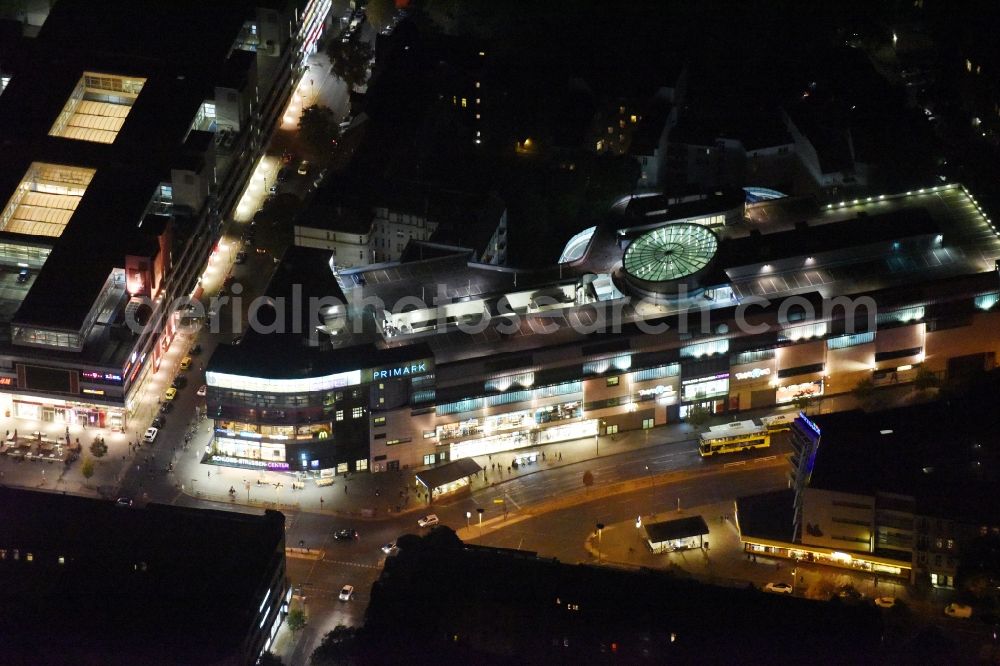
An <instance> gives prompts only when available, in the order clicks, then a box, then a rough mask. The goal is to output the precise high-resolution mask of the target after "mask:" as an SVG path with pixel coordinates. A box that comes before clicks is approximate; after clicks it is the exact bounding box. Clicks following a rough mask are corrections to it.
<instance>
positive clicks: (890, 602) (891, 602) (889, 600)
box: [875, 597, 896, 608]
mask: <svg viewBox="0 0 1000 666" xmlns="http://www.w3.org/2000/svg"><path fill="white" fill-rule="evenodd" d="M875 605H876V606H878V607H879V608H892V607H893V606H895V605H896V597H875Z"/></svg>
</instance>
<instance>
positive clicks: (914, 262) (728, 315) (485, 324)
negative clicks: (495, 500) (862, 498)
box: [208, 185, 1000, 471]
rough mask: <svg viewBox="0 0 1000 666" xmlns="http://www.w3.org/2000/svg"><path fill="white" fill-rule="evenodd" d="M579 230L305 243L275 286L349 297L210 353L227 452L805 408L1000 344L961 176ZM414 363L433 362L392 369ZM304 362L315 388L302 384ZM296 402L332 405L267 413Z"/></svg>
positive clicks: (512, 433) (324, 464)
mask: <svg viewBox="0 0 1000 666" xmlns="http://www.w3.org/2000/svg"><path fill="white" fill-rule="evenodd" d="M570 244H572V245H573V247H572V248H569V251H568V252H564V253H563V257H562V260H563V261H562V263H560V264H557V265H554V266H550V267H546V268H541V269H535V270H515V269H509V268H503V267H497V266H488V265H483V264H478V263H473V262H472V261H471V260H470V256H469V255H468V254H461V253H460V254H454V255H446V256H436V257H434V258H431V259H425V260H419V261H404V262H393V263H387V264H380V265H376V266H367V267H363V268H355V269H348V270H340V271H334V269H333V268H332V265H333V264H332V262H331V258H330V257H329V256H328V253H326V252H324V251H321V250H315V249H306V248H294V249H293V253H292V255H291V256H290V257H286V263H291V264H294V266H296V276H292V275H291V274H290V272H288V275H286V276H285V277H284V278H281V279H279V280H278V283H276V284H273V285H272V288H271V290H270V291H269V293H270V294H271V296H273V297H289V296H290V295H292V294H293V291H294V290H293V284H295V283H296V281H298V283H301V284H299V289H300V291H299V294H300V296H301V294H302V293H305V294H306V295H309V296H317V297H331V298H332V299H336V300H337V302H340V303H343V305H341V306H328V307H325V308H321V309H320V310H319V311H320V314H321V316H319V317H318V318H317V321H314V322H311V323H310V322H305V323H304V324H303V323H301V322H300V324H299V329H298V330H300V331H305V333H304V334H301V335H295V334H287V333H286V334H285V335H277V334H256V333H254V332H252V331H251V332H249V333H248V335H247V336H246V338H245V341H244V343H243V344H242V345H239V346H234V347H232V348H229V349H220V351H219V352H217V355H218V360H217V359H215V358H213V359H212V361H211V363H210V364H209V371H210V372H209V374H208V383H209V395H208V403H209V414H210V415H211V416H215V417H216V439H215V443H214V448H215V454H216V456H218V457H219V458H220V460H219V462H224V463H227V462H234V460H233V459H240V458H243V459H244V460H243V461H242V462H243V463H245V462H247V461H250V462H251V464H257V465H259V463H255V462H252V461H254V460H256V458H255V457H254V456H255V455H256V454H254V453H252V451H254V450H256V449H255V448H254V447H258V446H259V447H260V449H261V451H263V450H265V449H267V448H268V443H275V444H277V443H283V442H285V441H286V440H284V439H283V438H285V437H291V436H292V435H293V434H294V436H295V437H297V438H298V437H302V438H303V439H307V440H312V446H313V448H312V449H310V452H309V456H310V457H309V458H308V460H306V461H305V462H303V460H304V459H303V458H302V457H301V452H299V453H292V452H291V449H289V448H284V447H281V446H275V447H271V449H272V453H271V454H269V455H270V456H271V458H268V462H273V463H276V464H278V465H280V466H281V467H282V468H283V467H284V464H287V465H288V466H289V468H290V469H293V470H299V469H310V468H311V469H328V468H331V466H332V467H333V468H335V469H339V470H341V471H346V470H350V471H359V470H365V469H368V470H371V471H382V470H388V469H396V468H401V467H410V468H414V467H421V466H425V465H433V464H437V463H439V462H442V461H446V460H452V459H458V458H462V457H468V456H476V455H485V454H487V453H498V452H502V451H509V450H514V449H522V448H525V447H532V446H537V445H539V444H544V443H549V442H559V441H566V440H574V439H580V438H586V437H594V436H595V435H608V434H614V433H617V432H623V431H625V430H633V429H643V428H646V429H648V428H653V427H656V426H659V425H663V424H666V423H671V422H676V421H678V420H680V419H683V418H685V416H686V414H687V413H688V412H689V411H690V410H691V409H692V407H694V406H696V405H697V406H702V407H704V408H706V409H708V410H709V411H711V412H713V413H715V414H723V413H730V412H738V411H740V410H746V409H756V408H773V409H780V408H781V407H783V406H786V407H787V408H791V406H792V404H793V403H794V402H796V401H798V400H800V399H801V398H803V397H810V398H822V396H824V395H830V394H835V393H843V392H848V391H851V390H852V389H853V388H854V387H855V386H856V385H857V384H858V382H859V381H861V380H864V379H870V380H872V381H873V383H874V384H876V385H883V384H889V383H905V382H908V381H912V380H913V379H914V378H915V376H916V373H917V372H918V371H919V370H920V368H926V369H928V370H930V371H932V372H934V373H938V374H944V373H961V372H965V371H967V370H971V369H976V368H980V369H982V368H988V367H991V366H992V365H993V363H994V359H995V355H996V351H997V347H998V346H1000V340H998V339H997V337H996V336H995V335H994V334H993V331H994V330H995V326H996V324H997V319H996V314H995V312H994V306H995V304H996V302H997V300H998V275H997V271H996V259H997V258H998V257H1000V242H998V239H997V234H996V232H995V230H994V228H993V225H992V222H991V221H990V220H989V219H988V218H987V217H986V216H985V215H984V214H983V212H982V211H981V210H980V208H979V206H978V204H977V203H976V201H975V199H974V198H973V197H972V196H971V195H970V194H969V193H968V192H966V191H965V189H964V188H963V187H962V186H961V185H942V186H939V187H934V188H928V189H925V190H921V191H914V192H908V193H902V194H896V195H880V196H873V197H869V198H866V199H862V200H853V201H845V202H832V203H818V202H817V201H815V200H814V199H811V198H805V199H790V198H785V199H775V200H769V201H763V202H759V203H753V204H747V205H746V208H745V210H744V211H743V215H742V216H740V218H739V219H737V220H732V219H731V216H726V215H706V216H705V218H704V220H699V219H697V218H695V219H689V218H685V221H684V222H674V221H671V220H663V219H662V216H658V217H657V221H656V222H655V223H653V224H649V223H648V222H647V219H646V217H645V214H642V213H640V214H636V213H634V212H630V211H629V210H626V211H625V212H624V213H616V214H611V215H609V217H608V219H607V220H606V221H605V223H604V224H602V225H599V226H597V227H595V228H592V229H588V230H586V231H585V232H583V233H582V234H578V235H577V236H574V238H573V239H570ZM307 266H311V267H312V270H310V271H307V272H305V273H302V271H303V270H304V267H307ZM302 289H305V292H302V291H301V290H302ZM303 309H304V308H303ZM308 337H312V338H313V343H314V344H312V345H310V344H308V342H307V341H306V338H308ZM289 338H291V339H292V340H293V341H292V342H290V341H289ZM272 348H281V349H282V350H283V352H282V353H287V354H290V355H291V356H289V357H288V361H286V362H284V363H283V364H282V367H280V368H275V367H274V364H273V363H270V362H264V361H262V360H261V359H262V358H265V357H268V356H269V355H270V354H271V352H270V351H269V350H270V349H272ZM407 363H411V364H412V363H415V364H416V367H417V368H419V370H418V371H411V372H409V373H408V374H407V373H403V374H400V373H396V372H390V373H389V374H387V375H382V374H379V371H380V370H382V369H395V368H398V367H400V366H401V365H405V364H407ZM327 367H328V368H329V370H324V368H327ZM343 373H353V374H350V376H349V377H348V378H346V379H345V378H344V376H343ZM305 379H308V380H309V381H310V382H314V387H310V388H309V390H302V389H303V387H302V386H300V384H297V383H295V382H298V381H300V380H305ZM275 382H279V383H280V382H286V383H283V384H280V386H279V385H278V384H276V383H275ZM355 385H356V386H357V387H358V388H357V389H353V388H351V390H350V391H349V392H348V391H347V390H346V389H348V388H350V387H354V386H355ZM342 389H343V390H342ZM236 391H244V392H246V391H252V392H253V395H252V396H251V395H249V394H241V395H240V396H239V397H237V395H236V394H235V393H234V392H236ZM338 396H339V397H338ZM341 400H343V401H347V402H344V403H343V404H344V407H343V409H342V408H341V407H338V404H340V403H339V402H338V401H341ZM296 401H301V403H302V404H306V403H308V404H314V403H315V405H314V408H316V409H319V407H318V404H319V403H322V405H323V407H322V409H320V410H319V411H318V412H316V411H313V412H308V413H306V412H305V411H298V412H296V413H295V414H294V415H293V414H292V413H291V412H290V411H289V410H288V409H282V410H279V411H278V412H272V411H268V412H266V413H265V412H264V411H263V408H264V407H265V406H266V405H268V404H271V403H280V404H283V405H290V404H292V403H293V402H296ZM352 401H353V402H352ZM251 403H253V408H252V409H250V411H246V409H247V407H249V406H250V405H251ZM241 410H243V411H241ZM254 410H256V411H254ZM341 412H343V415H342V418H343V420H339V419H340V418H341V416H340V415H341ZM237 413H239V414H241V416H240V419H243V420H241V421H239V423H238V424H236V423H234V422H233V421H234V418H233V417H234V415H235V414H237ZM277 426H280V427H282V428H283V430H281V431H280V432H279V433H278V434H279V435H280V437H277V438H276V437H274V436H273V434H274V433H275V432H278V431H276V430H274V428H275V427H277ZM313 428H319V431H318V432H317V433H313V432H311V431H310V430H311V429H313ZM299 429H302V430H301V431H300V430H299ZM339 430H344V431H346V432H348V433H349V434H346V435H345V436H344V437H343V438H340V437H338V431H339ZM326 432H329V433H330V434H327V435H325V436H324V435H320V434H318V433H326ZM321 437H323V440H325V441H323V440H321ZM346 442H350V444H346ZM361 442H364V443H366V444H367V446H368V448H369V451H368V456H367V459H363V458H365V456H364V455H362V450H361V445H360V444H361ZM324 447H325V448H324ZM338 447H340V448H343V449H344V450H343V451H342V452H339V451H338ZM247 451H251V453H250V454H249V455H248V454H247ZM261 456H262V457H263V456H264V454H263V453H262V454H261ZM282 458H284V459H283V460H282ZM235 462H241V461H240V460H236V461H235Z"/></svg>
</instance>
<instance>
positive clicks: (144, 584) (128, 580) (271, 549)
mask: <svg viewBox="0 0 1000 666" xmlns="http://www.w3.org/2000/svg"><path fill="white" fill-rule="evenodd" d="M0 503H2V504H3V506H4V507H5V508H4V510H5V512H6V515H5V518H4V520H3V521H2V524H0V581H2V583H3V585H2V587H3V591H2V592H0V596H2V597H3V604H0V605H2V607H3V608H4V609H5V610H4V612H3V622H4V629H3V636H4V654H5V657H6V658H7V659H11V660H13V662H12V663H29V662H21V661H19V658H22V657H23V658H28V657H29V655H30V658H31V660H32V662H33V663H59V662H63V663H64V660H65V659H67V658H68V655H72V658H73V660H75V661H84V662H86V661H89V660H91V659H93V660H94V661H93V663H107V664H111V663H114V664H118V663H121V664H124V663H138V662H139V661H142V662H143V663H190V664H194V663H229V662H219V661H216V660H219V659H222V658H223V657H228V656H229V655H231V654H232V653H235V654H240V653H241V651H242V643H243V641H244V640H245V639H246V637H247V635H248V632H249V630H250V628H251V626H252V623H253V622H254V621H255V616H256V615H257V613H258V608H259V606H260V605H261V602H262V600H263V599H264V595H265V594H266V592H267V590H268V587H269V586H270V584H271V581H272V578H273V576H274V575H275V572H276V571H277V570H278V568H279V566H280V564H279V560H280V558H283V557H284V553H283V549H284V538H285V536H284V531H285V527H284V522H285V521H284V516H282V515H281V514H280V513H278V512H275V511H267V512H265V513H264V514H256V515H254V514H247V513H238V512H231V511H217V510H205V509H190V508H183V507H177V506H168V505H160V504H150V505H147V506H146V507H144V508H131V507H124V506H119V505H117V504H116V503H115V502H111V501H107V500H95V499H90V498H83V497H77V496H73V495H65V494H55V493H43V492H36V491H29V490H14V489H10V488H0ZM150 659H151V661H149V660H150Z"/></svg>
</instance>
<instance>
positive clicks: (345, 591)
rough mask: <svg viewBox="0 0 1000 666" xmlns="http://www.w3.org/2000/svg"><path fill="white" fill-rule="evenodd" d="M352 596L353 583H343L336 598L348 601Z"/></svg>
mask: <svg viewBox="0 0 1000 666" xmlns="http://www.w3.org/2000/svg"><path fill="white" fill-rule="evenodd" d="M353 596H354V586H353V585H345V586H344V587H342V588H340V597H338V598H339V599H340V600H341V601H350V600H351V597H353Z"/></svg>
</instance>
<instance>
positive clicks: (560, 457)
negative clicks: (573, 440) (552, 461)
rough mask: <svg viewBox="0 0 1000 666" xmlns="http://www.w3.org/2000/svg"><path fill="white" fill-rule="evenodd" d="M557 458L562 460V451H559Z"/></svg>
mask: <svg viewBox="0 0 1000 666" xmlns="http://www.w3.org/2000/svg"><path fill="white" fill-rule="evenodd" d="M559 460H560V462H561V461H562V451H560V452H559Z"/></svg>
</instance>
